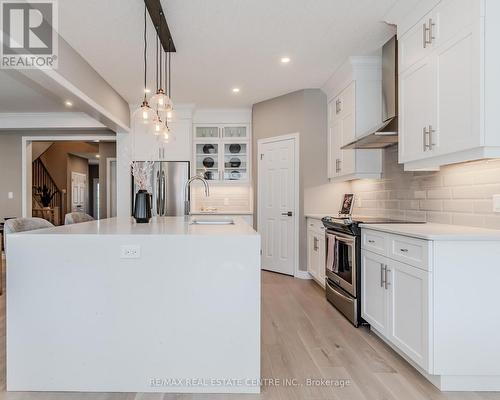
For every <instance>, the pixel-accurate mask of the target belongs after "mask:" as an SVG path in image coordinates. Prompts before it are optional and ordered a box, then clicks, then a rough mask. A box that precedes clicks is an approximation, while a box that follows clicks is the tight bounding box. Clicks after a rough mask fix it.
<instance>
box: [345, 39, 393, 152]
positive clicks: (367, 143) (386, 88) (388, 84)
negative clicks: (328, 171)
mask: <svg viewBox="0 0 500 400" xmlns="http://www.w3.org/2000/svg"><path fill="white" fill-rule="evenodd" d="M397 79H398V42H397V40H396V36H394V37H393V38H392V39H390V40H389V41H388V42H387V43H386V44H384V46H383V47H382V121H383V122H382V123H381V124H380V125H378V126H375V127H373V128H372V129H370V130H369V131H368V132H367V133H366V134H365V135H363V136H361V137H359V138H357V139H356V140H354V141H353V142H351V143H349V144H346V145H345V146H343V147H342V149H344V150H345V149H383V148H384V147H388V146H392V145H393V144H396V143H397V142H398V81H397Z"/></svg>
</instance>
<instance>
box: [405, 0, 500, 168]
mask: <svg viewBox="0 0 500 400" xmlns="http://www.w3.org/2000/svg"><path fill="white" fill-rule="evenodd" d="M499 3H500V2H498V1H494V0H442V1H440V2H437V4H436V6H435V7H434V8H433V9H432V10H430V11H429V12H427V13H426V14H424V15H418V14H417V12H416V15H410V16H407V17H406V18H405V20H404V23H402V24H398V37H399V49H400V51H399V55H400V57H399V117H400V128H399V139H400V145H399V146H400V148H399V150H400V152H399V156H400V159H399V161H400V162H401V163H404V164H405V169H406V170H422V169H436V168H438V167H439V166H441V165H446V164H451V163H457V162H464V161H470V160H476V159H481V158H488V157H500V129H499V126H500V122H499V119H498V117H497V115H496V114H497V113H498V107H499V106H500V79H499V78H498V70H499V68H500V56H499V53H498V49H497V48H495V46H494V45H493V43H498V38H499V37H500V28H499V26H500V24H499V23H498V21H500V4H499ZM408 21H413V26H411V23H409V22H408ZM407 26H411V27H410V28H409V29H406V27H407ZM404 29H406V30H405V31H403V30H404Z"/></svg>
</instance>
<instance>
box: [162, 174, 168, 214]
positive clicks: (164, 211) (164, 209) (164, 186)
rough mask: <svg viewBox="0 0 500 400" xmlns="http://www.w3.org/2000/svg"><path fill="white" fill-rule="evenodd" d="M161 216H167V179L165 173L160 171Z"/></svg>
mask: <svg viewBox="0 0 500 400" xmlns="http://www.w3.org/2000/svg"><path fill="white" fill-rule="evenodd" d="M161 184H162V188H161V197H162V198H161V215H162V216H166V215H167V179H166V177H165V171H163V170H162V171H161Z"/></svg>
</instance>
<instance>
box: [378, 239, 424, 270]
mask: <svg viewBox="0 0 500 400" xmlns="http://www.w3.org/2000/svg"><path fill="white" fill-rule="evenodd" d="M429 246H430V242H428V241H426V240H420V239H414V238H410V237H406V236H392V238H391V245H390V248H389V254H388V256H389V257H391V258H394V259H395V260H398V261H402V262H404V263H406V264H410V265H413V266H414V267H419V268H422V269H424V270H429V269H430V268H429V265H430V260H429V254H430V252H429Z"/></svg>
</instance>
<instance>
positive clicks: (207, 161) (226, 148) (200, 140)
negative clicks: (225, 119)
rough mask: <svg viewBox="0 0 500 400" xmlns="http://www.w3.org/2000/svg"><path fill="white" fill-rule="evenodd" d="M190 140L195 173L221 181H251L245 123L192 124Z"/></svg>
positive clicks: (248, 131) (249, 155)
mask: <svg viewBox="0 0 500 400" xmlns="http://www.w3.org/2000/svg"><path fill="white" fill-rule="evenodd" d="M193 143H194V163H195V173H196V174H198V175H202V176H203V177H204V178H205V179H207V180H210V181H214V182H221V183H233V182H248V181H250V160H251V154H250V127H249V126H248V125H244V124H242V125H238V124H230V125H212V124H204V125H202V124H199V125H195V126H194V141H193Z"/></svg>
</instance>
